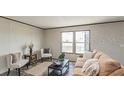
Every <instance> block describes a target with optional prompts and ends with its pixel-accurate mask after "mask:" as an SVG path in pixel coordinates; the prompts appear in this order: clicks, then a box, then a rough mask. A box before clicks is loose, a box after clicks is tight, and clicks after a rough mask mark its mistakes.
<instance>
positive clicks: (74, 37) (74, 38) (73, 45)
mask: <svg viewBox="0 0 124 93" xmlns="http://www.w3.org/2000/svg"><path fill="white" fill-rule="evenodd" d="M83 31H88V32H89V50H88V51H91V46H90V45H91V31H90V30H76V31H62V32H61V33H60V41H61V42H60V52H61V53H62V44H63V42H62V33H68V32H72V33H73V41H72V43H73V44H72V53H71V52H64V53H67V54H77V55H78V54H83V53H76V43H78V42H76V32H83ZM65 43H66V42H65ZM79 43H82V42H79ZM83 43H86V42H83Z"/></svg>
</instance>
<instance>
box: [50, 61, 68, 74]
mask: <svg viewBox="0 0 124 93" xmlns="http://www.w3.org/2000/svg"><path fill="white" fill-rule="evenodd" d="M61 62H62V63H63V64H62V65H60V66H57V65H55V63H53V64H51V65H50V66H48V76H63V75H65V74H66V73H67V72H68V71H69V59H64V61H61ZM50 70H52V71H51V72H50Z"/></svg>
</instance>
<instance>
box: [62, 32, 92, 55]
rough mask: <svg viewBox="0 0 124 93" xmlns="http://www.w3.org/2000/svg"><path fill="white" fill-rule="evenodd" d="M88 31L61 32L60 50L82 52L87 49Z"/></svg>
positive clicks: (88, 47)
mask: <svg viewBox="0 0 124 93" xmlns="http://www.w3.org/2000/svg"><path fill="white" fill-rule="evenodd" d="M89 38H90V37H89V31H74V32H62V46H61V47H62V52H67V53H79V54H81V53H83V52H84V51H89V49H90V46H89Z"/></svg>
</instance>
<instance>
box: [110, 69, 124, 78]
mask: <svg viewBox="0 0 124 93" xmlns="http://www.w3.org/2000/svg"><path fill="white" fill-rule="evenodd" d="M109 76H124V68H121V69H118V70H116V71H114V72H113V73H111V74H110V75H109Z"/></svg>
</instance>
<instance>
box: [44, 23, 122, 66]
mask: <svg viewBox="0 0 124 93" xmlns="http://www.w3.org/2000/svg"><path fill="white" fill-rule="evenodd" d="M77 30H90V31H91V49H94V48H95V49H99V50H101V51H103V52H105V53H106V54H108V55H109V56H111V57H112V58H114V59H117V60H119V61H120V62H121V63H122V64H124V61H123V60H124V57H123V55H124V23H122V22H120V23H119V22H118V23H109V24H98V25H90V26H78V27H68V28H60V29H50V30H45V47H51V48H52V52H53V56H54V57H58V55H59V53H60V42H61V41H60V35H61V34H60V32H63V31H77ZM77 56H78V55H76V54H67V55H66V57H69V58H70V59H71V60H74V61H75V60H76V58H77Z"/></svg>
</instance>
